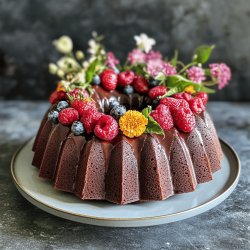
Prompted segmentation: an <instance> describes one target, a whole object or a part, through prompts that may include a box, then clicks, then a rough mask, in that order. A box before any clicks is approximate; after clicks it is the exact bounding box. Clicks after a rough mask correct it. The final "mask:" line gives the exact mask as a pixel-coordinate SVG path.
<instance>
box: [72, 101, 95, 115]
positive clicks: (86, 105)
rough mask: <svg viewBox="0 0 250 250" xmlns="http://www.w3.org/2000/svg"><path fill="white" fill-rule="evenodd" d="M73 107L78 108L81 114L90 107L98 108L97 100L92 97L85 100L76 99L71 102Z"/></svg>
mask: <svg viewBox="0 0 250 250" xmlns="http://www.w3.org/2000/svg"><path fill="white" fill-rule="evenodd" d="M71 107H72V108H74V109H76V110H77V111H78V113H79V115H80V116H83V113H84V112H86V111H87V110H88V109H97V108H96V102H95V101H94V100H92V99H90V98H85V99H83V100H74V101H72V102H71Z"/></svg>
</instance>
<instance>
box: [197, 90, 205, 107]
mask: <svg viewBox="0 0 250 250" xmlns="http://www.w3.org/2000/svg"><path fill="white" fill-rule="evenodd" d="M195 96H196V97H199V98H201V100H202V102H203V104H204V106H205V105H206V104H207V101H208V94H207V93H205V92H199V93H197V94H196V95H195Z"/></svg>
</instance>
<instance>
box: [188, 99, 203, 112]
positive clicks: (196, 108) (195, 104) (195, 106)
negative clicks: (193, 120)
mask: <svg viewBox="0 0 250 250" xmlns="http://www.w3.org/2000/svg"><path fill="white" fill-rule="evenodd" d="M189 107H190V109H191V110H192V111H193V112H194V113H196V114H200V113H201V112H202V111H204V110H205V106H204V104H203V102H202V99H201V98H199V97H197V96H196V97H194V98H193V99H191V100H190V101H189Z"/></svg>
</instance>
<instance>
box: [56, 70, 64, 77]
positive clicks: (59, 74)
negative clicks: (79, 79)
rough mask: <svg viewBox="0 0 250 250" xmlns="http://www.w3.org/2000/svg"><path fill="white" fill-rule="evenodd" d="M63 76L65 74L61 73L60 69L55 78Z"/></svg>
mask: <svg viewBox="0 0 250 250" xmlns="http://www.w3.org/2000/svg"><path fill="white" fill-rule="evenodd" d="M64 75H65V74H64V72H63V71H62V70H61V69H59V70H57V76H58V77H60V78H63V77H64Z"/></svg>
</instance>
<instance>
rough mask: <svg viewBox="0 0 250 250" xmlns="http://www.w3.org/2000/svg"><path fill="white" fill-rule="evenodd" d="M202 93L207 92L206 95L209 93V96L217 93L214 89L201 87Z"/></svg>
mask: <svg viewBox="0 0 250 250" xmlns="http://www.w3.org/2000/svg"><path fill="white" fill-rule="evenodd" d="M200 91H202V92H206V93H208V94H213V93H215V92H216V91H215V90H214V89H210V88H208V87H205V86H201V87H200Z"/></svg>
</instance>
